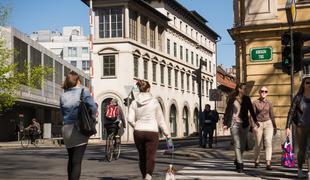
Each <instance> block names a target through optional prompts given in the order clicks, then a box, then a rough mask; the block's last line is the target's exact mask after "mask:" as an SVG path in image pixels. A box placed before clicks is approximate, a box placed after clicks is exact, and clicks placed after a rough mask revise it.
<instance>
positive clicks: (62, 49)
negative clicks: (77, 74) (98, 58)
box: [30, 26, 90, 73]
mask: <svg viewBox="0 0 310 180" xmlns="http://www.w3.org/2000/svg"><path fill="white" fill-rule="evenodd" d="M30 38H31V39H33V40H34V41H37V42H39V43H40V44H41V45H43V46H44V47H45V48H47V49H50V50H51V51H52V52H53V53H55V54H57V55H58V56H59V57H61V58H62V59H64V60H66V61H68V62H69V63H71V64H72V65H73V66H75V67H77V68H79V69H81V70H83V71H84V72H85V73H89V68H90V56H89V41H88V37H87V36H85V35H84V31H83V28H82V27H81V26H64V27H63V30H62V32H58V31H51V30H39V31H36V32H33V33H32V34H31V35H30Z"/></svg>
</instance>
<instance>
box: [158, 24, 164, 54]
mask: <svg viewBox="0 0 310 180" xmlns="http://www.w3.org/2000/svg"><path fill="white" fill-rule="evenodd" d="M163 31H164V30H163V27H160V26H159V27H158V42H157V43H158V49H159V51H163V44H162V43H163V42H162V34H163Z"/></svg>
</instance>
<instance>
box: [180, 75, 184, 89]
mask: <svg viewBox="0 0 310 180" xmlns="http://www.w3.org/2000/svg"><path fill="white" fill-rule="evenodd" d="M181 90H184V72H181Z"/></svg>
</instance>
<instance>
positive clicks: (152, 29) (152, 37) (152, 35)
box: [150, 22, 156, 49]
mask: <svg viewBox="0 0 310 180" xmlns="http://www.w3.org/2000/svg"><path fill="white" fill-rule="evenodd" d="M155 26H156V25H155V23H154V22H151V23H150V46H151V48H154V49H155V47H156V46H155V45H156V44H155Z"/></svg>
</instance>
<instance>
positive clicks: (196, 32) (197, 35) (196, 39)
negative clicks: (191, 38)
mask: <svg viewBox="0 0 310 180" xmlns="http://www.w3.org/2000/svg"><path fill="white" fill-rule="evenodd" d="M196 40H198V32H196Z"/></svg>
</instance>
